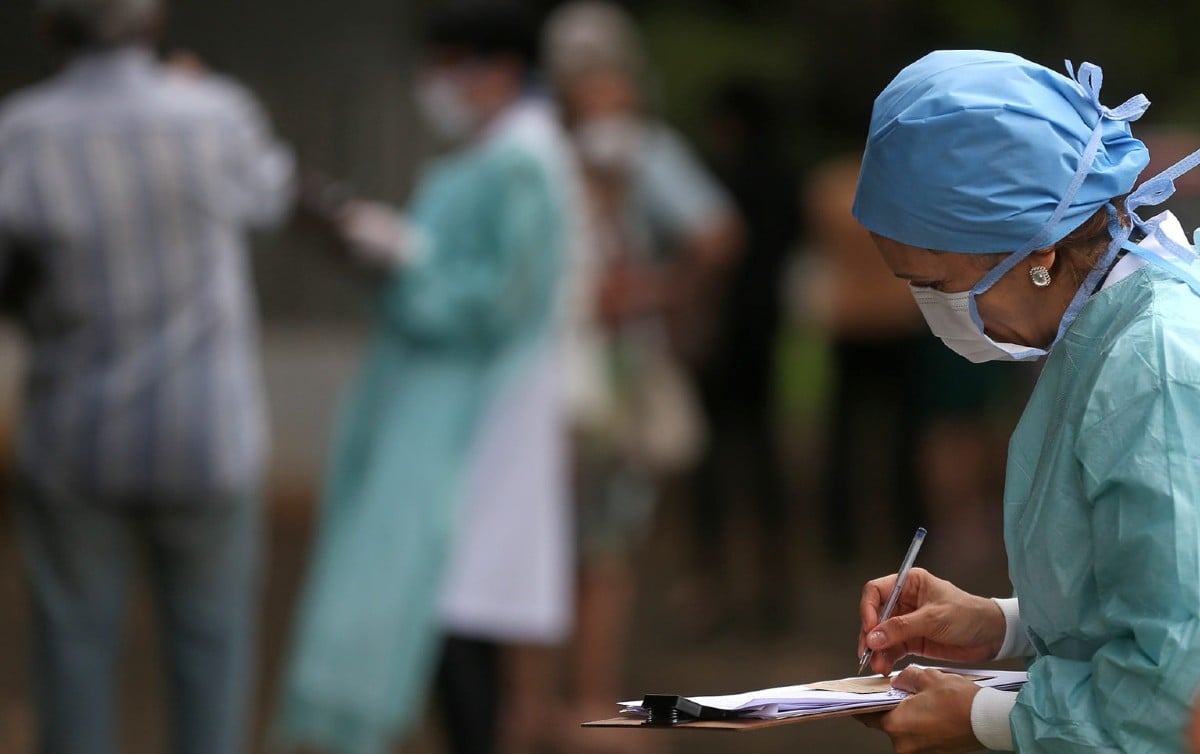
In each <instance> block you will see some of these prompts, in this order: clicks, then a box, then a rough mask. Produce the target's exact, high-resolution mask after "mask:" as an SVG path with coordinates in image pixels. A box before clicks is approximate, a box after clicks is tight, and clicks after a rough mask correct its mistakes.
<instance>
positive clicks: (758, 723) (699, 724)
mask: <svg viewBox="0 0 1200 754" xmlns="http://www.w3.org/2000/svg"><path fill="white" fill-rule="evenodd" d="M900 701H901V700H899V699H897V700H896V701H894V702H884V703H882V704H876V705H872V706H870V707H855V708H854V709H843V710H835V711H833V712H814V713H811V714H807V715H792V716H791V717H781V718H778V719H775V720H766V719H755V718H746V719H742V720H693V721H692V722H690V723H678V724H676V725H642V719H641V718H637V717H612V718H609V719H607V720H593V721H591V722H587V723H580V727H583V728H636V729H639V730H684V729H688V730H724V731H733V732H737V731H743V730H758V729H759V728H775V727H778V726H780V725H793V724H795V723H806V722H808V721H809V720H828V719H830V718H834V717H854V716H856V715H869V714H871V713H872V712H886V711H888V710H891V709H895V708H896V706H897V705H898V704H900Z"/></svg>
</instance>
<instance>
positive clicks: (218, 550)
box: [16, 480, 262, 754]
mask: <svg viewBox="0 0 1200 754" xmlns="http://www.w3.org/2000/svg"><path fill="white" fill-rule="evenodd" d="M16 492H17V495H16V505H17V510H16V512H17V524H18V532H19V536H20V539H21V544H22V549H23V551H24V554H25V558H26V565H27V570H28V574H29V579H30V587H31V589H30V591H31V595H32V598H33V619H34V632H33V636H34V641H35V643H36V648H35V652H34V655H33V657H34V662H33V676H34V677H33V689H34V695H35V703H36V710H37V730H38V738H39V741H38V751H39V752H41V753H42V754H112V752H115V750H116V742H117V735H116V726H117V719H118V714H117V713H118V705H117V703H116V697H117V685H118V684H117V678H116V671H117V669H118V666H119V662H118V659H119V654H120V652H119V650H120V648H121V628H122V625H123V623H124V619H125V617H126V612H127V610H126V608H127V590H128V587H129V583H130V579H131V575H132V571H133V569H134V567H135V566H136V565H137V562H138V560H139V559H142V557H143V556H144V559H145V560H146V561H148V562H147V565H148V566H149V583H150V585H151V587H152V589H153V592H154V595H155V597H156V601H157V607H158V609H159V614H160V616H161V621H160V624H161V625H162V627H163V631H164V634H165V635H164V641H163V646H164V648H165V650H166V657H167V670H168V673H169V678H168V689H169V691H170V696H171V701H172V713H173V719H172V722H173V727H172V748H171V750H172V751H173V752H176V754H235V753H237V752H242V751H244V750H245V748H246V743H247V741H246V739H247V735H246V731H247V722H248V720H249V719H250V715H249V712H250V709H251V700H252V698H253V691H254V688H253V686H254V680H255V673H254V667H253V666H254V645H255V642H256V640H257V636H256V626H257V620H258V614H257V613H258V596H259V558H260V539H261V520H262V511H261V506H260V504H259V500H258V495H257V493H247V494H245V495H239V496H232V497H228V498H224V499H217V500H206V501H186V502H185V501H170V500H167V501H162V500H155V501H140V502H136V503H128V504H125V503H122V504H119V505H118V504H110V503H100V502H97V501H91V500H85V499H80V498H78V497H75V496H72V495H70V494H67V493H63V492H60V491H58V490H54V491H53V492H51V491H50V490H47V489H46V488H44V487H41V486H39V485H37V484H35V483H32V482H30V481H28V480H22V481H19V482H18V485H17V490H16Z"/></svg>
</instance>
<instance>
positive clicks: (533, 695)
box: [497, 644, 561, 754]
mask: <svg viewBox="0 0 1200 754" xmlns="http://www.w3.org/2000/svg"><path fill="white" fill-rule="evenodd" d="M555 650H556V648H555V647H552V646H548V645H544V644H502V645H500V682H499V685H500V707H499V713H498V714H499V717H500V722H499V724H498V726H497V727H498V731H499V732H498V737H497V742H498V746H497V748H498V750H499V751H500V752H501V753H502V754H529V752H533V751H542V750H543V749H544V748H545V745H546V743H547V742H549V741H551V740H552V739H553V737H554V733H555V732H556V731H555V730H554V726H555V725H556V724H557V723H558V720H559V713H560V710H561V704H560V703H559V699H560V697H561V694H560V693H559V691H558V688H557V685H556V684H555V676H554V658H555Z"/></svg>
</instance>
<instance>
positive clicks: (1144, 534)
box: [1010, 340, 1200, 754]
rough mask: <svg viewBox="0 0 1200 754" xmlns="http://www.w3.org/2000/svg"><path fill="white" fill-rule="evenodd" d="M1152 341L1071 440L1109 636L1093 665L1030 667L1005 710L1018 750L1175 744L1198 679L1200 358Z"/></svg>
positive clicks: (1094, 399) (1159, 748) (1161, 748)
mask: <svg viewBox="0 0 1200 754" xmlns="http://www.w3.org/2000/svg"><path fill="white" fill-rule="evenodd" d="M1144 345H1146V346H1147V347H1146V348H1144V349H1140V352H1139V353H1138V354H1127V356H1128V357H1129V358H1126V359H1124V360H1123V361H1125V362H1126V363H1135V362H1136V363H1137V365H1138V368H1137V369H1131V370H1129V371H1128V373H1127V374H1126V375H1125V376H1124V379H1123V380H1120V382H1122V383H1123V384H1121V385H1120V386H1119V387H1118V386H1117V381H1113V380H1109V381H1108V383H1109V384H1108V386H1105V385H1104V383H1103V381H1102V383H1101V384H1100V385H1099V386H1098V389H1097V390H1096V391H1094V392H1093V394H1092V396H1090V397H1089V399H1088V400H1089V408H1088V411H1087V412H1086V413H1085V419H1084V422H1083V425H1082V429H1081V431H1080V434H1079V439H1078V440H1077V442H1076V448H1075V452H1076V457H1077V459H1078V461H1079V468H1080V475H1081V481H1082V484H1083V488H1084V490H1085V493H1086V495H1087V498H1088V501H1089V502H1090V503H1091V526H1092V536H1093V546H1094V553H1095V554H1094V560H1095V562H1094V565H1093V571H1092V576H1093V578H1094V579H1095V584H1096V591H1097V595H1098V605H1097V608H1098V611H1099V615H1100V619H1101V620H1102V621H1103V622H1104V624H1105V628H1106V632H1107V633H1108V634H1109V635H1110V636H1111V637H1112V638H1111V639H1110V640H1108V641H1107V642H1106V643H1104V644H1103V645H1101V646H1100V647H1099V649H1098V650H1097V651H1096V652H1095V654H1094V655H1093V656H1092V657H1091V659H1090V661H1080V660H1074V659H1066V658H1062V657H1055V656H1043V657H1040V658H1039V659H1037V660H1036V661H1035V662H1034V663H1033V664H1032V665H1031V667H1030V670H1029V680H1030V682H1029V684H1028V685H1027V686H1026V687H1025V688H1024V689H1023V690H1022V692H1021V693H1020V695H1019V697H1018V700H1017V704H1016V706H1015V707H1014V709H1013V712H1012V716H1011V718H1010V722H1011V725H1012V730H1013V738H1014V743H1015V744H1016V750H1017V751H1019V752H1054V753H1055V754H1059V753H1067V752H1099V751H1103V752H1174V751H1179V750H1180V747H1181V742H1182V735H1183V730H1184V725H1185V720H1186V719H1187V714H1188V710H1189V707H1190V704H1191V701H1192V699H1193V696H1194V692H1195V689H1196V686H1197V683H1198V682H1200V634H1198V630H1197V629H1198V628H1200V622H1198V618H1197V614H1198V612H1200V565H1198V564H1200V522H1198V520H1197V503H1198V502H1200V380H1198V379H1197V375H1193V374H1191V373H1192V372H1197V371H1200V370H1198V368H1197V367H1196V366H1195V365H1196V364H1197V363H1198V362H1200V359H1197V357H1196V354H1195V353H1190V352H1191V351H1193V350H1194V349H1195V348H1196V346H1195V345H1193V344H1191V343H1175V344H1172V343H1171V342H1169V341H1168V342H1167V343H1166V344H1164V343H1163V342H1162V341H1161V340H1159V341H1158V342H1156V343H1146V344H1144ZM1156 350H1157V353H1155V352H1154V351H1156ZM1146 351H1149V352H1150V353H1146ZM1114 358H1116V357H1112V358H1110V361H1112V360H1113V359H1114ZM1147 373H1150V375H1149V376H1147Z"/></svg>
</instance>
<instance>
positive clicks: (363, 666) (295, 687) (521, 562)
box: [277, 2, 575, 754]
mask: <svg viewBox="0 0 1200 754" xmlns="http://www.w3.org/2000/svg"><path fill="white" fill-rule="evenodd" d="M534 58H535V54H534V33H533V29H532V27H531V25H530V24H529V21H528V19H527V18H526V17H525V15H524V14H523V13H522V12H520V11H519V10H518V9H517V8H516V7H514V6H511V5H507V4H503V3H495V2H493V3H473V4H452V5H450V6H448V7H445V8H441V9H438V10H436V11H435V12H434V14H433V18H432V20H431V22H430V26H429V30H428V33H427V35H426V39H425V56H424V63H423V65H422V68H421V70H420V74H419V77H418V84H417V89H416V96H417V104H418V105H419V107H420V109H421V110H422V112H423V114H424V115H425V116H426V118H427V119H428V121H429V125H430V126H432V127H433V129H434V130H435V132H437V134H438V135H439V136H441V137H442V138H443V139H444V140H445V141H447V142H448V143H449V144H450V145H451V149H450V150H449V151H448V152H447V153H445V154H444V155H443V156H441V157H440V158H438V159H436V160H435V161H433V162H432V163H431V164H430V165H429V166H428V167H427V168H426V169H425V171H424V173H423V175H422V178H421V180H420V183H419V185H418V187H417V190H416V194H415V196H414V198H413V199H412V201H411V202H410V204H409V205H408V207H407V208H406V209H405V210H404V211H399V210H397V209H395V208H392V207H390V206H387V205H384V204H380V203H376V202H369V201H364V200H353V201H351V202H349V203H348V204H347V205H346V206H344V207H342V208H341V209H340V212H339V214H338V218H337V222H338V225H339V228H340V232H341V233H342V235H343V236H344V237H345V238H346V240H348V241H349V242H350V244H351V246H352V247H353V248H354V249H355V250H357V251H358V252H359V255H360V256H361V257H363V258H365V259H367V260H369V261H371V262H373V263H374V264H375V265H377V266H378V268H379V270H380V273H379V274H380V278H381V279H380V286H379V291H378V297H377V300H376V312H377V314H376V317H377V320H376V328H375V333H374V336H373V338H372V340H371V343H370V346H369V350H368V353H367V355H366V358H365V360H364V365H363V369H362V372H361V374H360V375H359V377H358V379H357V381H356V382H355V384H354V385H353V386H352V388H351V390H350V393H349V395H348V398H347V401H346V404H345V406H344V407H343V410H342V416H341V421H340V424H339V427H338V430H337V434H336V437H335V440H334V445H333V450H332V457H331V465H330V470H329V476H328V479H327V483H326V489H325V494H324V506H323V509H322V513H321V522H320V529H319V532H318V536H317V540H316V545H315V552H314V555H313V560H312V565H311V570H310V573H309V578H308V583H307V586H306V588H305V591H304V594H303V598H302V601H301V603H300V610H299V614H298V616H297V626H296V634H295V640H294V647H293V651H292V658H291V663H290V667H289V669H288V675H287V679H286V686H285V690H284V697H283V700H282V709H281V711H280V717H279V720H278V726H277V733H278V735H279V737H280V739H281V740H282V741H284V742H286V743H295V744H302V745H308V746H312V747H315V748H317V749H318V750H328V751H335V752H343V753H345V754H375V753H376V752H382V751H385V750H387V749H388V747H389V746H390V745H391V744H392V743H393V742H394V741H396V740H399V739H402V738H404V737H405V736H406V735H407V734H408V733H409V732H410V731H411V729H412V726H413V723H414V721H415V720H416V719H418V718H419V716H420V713H421V712H422V711H423V709H424V700H425V697H426V692H427V690H429V688H430V686H431V685H432V684H433V682H434V680H435V678H436V680H437V683H436V686H437V690H438V693H437V695H436V697H435V700H436V702H437V703H438V704H437V706H438V708H439V709H440V710H441V711H442V712H443V715H442V717H443V718H444V721H445V723H446V725H445V728H446V732H447V733H448V735H449V738H450V743H451V746H452V749H453V750H454V751H456V752H459V753H460V754H467V753H469V754H480V753H481V752H482V753H486V752H491V751H500V750H507V751H526V750H528V749H529V748H530V747H531V746H532V745H534V741H533V740H532V739H533V738H535V737H536V736H537V735H538V728H539V723H540V721H541V716H542V715H543V714H544V710H543V709H542V705H543V703H544V697H545V693H546V690H545V686H544V683H545V681H546V678H547V676H546V673H545V671H544V667H545V665H546V658H545V657H544V655H545V654H546V650H545V649H539V648H545V647H548V646H552V645H554V644H555V643H557V642H559V641H561V640H562V639H563V638H564V637H565V635H566V634H567V632H568V630H569V625H570V618H571V588H572V582H571V562H572V557H571V544H572V543H571V541H570V537H569V523H570V519H569V514H570V511H569V509H568V506H567V499H568V498H567V489H566V480H565V446H564V437H563V424H562V420H561V412H560V409H559V406H560V397H559V396H560V389H559V375H558V366H559V355H558V348H557V337H558V336H557V321H558V317H557V311H558V309H559V302H558V298H559V287H560V286H559V280H560V278H561V275H562V271H563V269H564V266H565V264H566V262H567V259H566V255H567V249H568V239H569V237H570V236H571V235H572V231H571V228H570V226H571V221H570V219H569V216H570V212H571V208H572V206H573V204H572V199H571V195H572V192H573V190H574V189H573V187H574V185H575V183H574V180H575V179H574V173H573V170H572V161H571V158H570V153H569V150H568V149H567V146H566V144H565V140H564V139H563V138H562V136H561V132H560V129H559V126H558V122H557V119H556V118H555V116H554V114H553V112H552V110H551V109H550V107H549V106H548V104H547V102H546V100H545V99H544V98H542V97H540V96H539V95H538V93H537V91H536V88H535V86H534V84H533V82H532V80H531V71H532V66H533V62H534ZM439 658H440V663H439Z"/></svg>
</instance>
